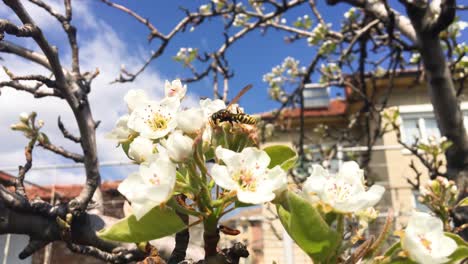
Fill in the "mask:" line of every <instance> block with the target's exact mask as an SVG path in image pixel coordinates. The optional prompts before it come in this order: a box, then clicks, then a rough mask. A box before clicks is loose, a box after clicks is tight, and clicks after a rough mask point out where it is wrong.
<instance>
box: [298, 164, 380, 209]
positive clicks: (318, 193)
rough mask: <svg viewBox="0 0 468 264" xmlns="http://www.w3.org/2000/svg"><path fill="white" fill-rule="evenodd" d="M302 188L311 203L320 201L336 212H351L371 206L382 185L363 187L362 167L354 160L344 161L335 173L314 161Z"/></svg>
mask: <svg viewBox="0 0 468 264" xmlns="http://www.w3.org/2000/svg"><path fill="white" fill-rule="evenodd" d="M303 191H304V193H305V195H306V197H308V198H309V199H310V200H311V201H312V202H314V203H315V202H317V201H322V202H323V203H325V204H327V205H329V206H331V207H332V208H333V209H334V210H335V211H337V212H341V213H353V212H357V211H361V210H365V209H367V208H369V207H372V206H374V205H375V204H376V203H377V202H378V201H380V199H381V198H382V195H383V193H384V191H385V189H384V187H382V186H380V185H373V186H372V187H371V188H370V189H369V190H367V191H366V188H365V186H364V172H363V170H361V169H360V168H359V165H358V164H357V163H356V162H354V161H350V162H345V163H344V164H343V165H342V167H341V169H340V171H339V172H338V174H336V175H329V173H328V171H327V170H325V169H324V168H323V167H322V166H320V165H314V166H313V170H312V174H311V175H310V176H309V177H308V178H307V180H306V182H305V183H304V187H303Z"/></svg>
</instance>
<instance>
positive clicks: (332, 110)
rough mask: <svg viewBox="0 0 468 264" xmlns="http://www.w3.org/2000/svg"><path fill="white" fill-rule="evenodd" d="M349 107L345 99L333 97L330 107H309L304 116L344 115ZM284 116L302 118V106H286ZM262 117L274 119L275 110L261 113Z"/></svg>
mask: <svg viewBox="0 0 468 264" xmlns="http://www.w3.org/2000/svg"><path fill="white" fill-rule="evenodd" d="M347 109H348V103H347V102H346V101H345V100H344V99H334V100H333V99H332V100H330V104H329V105H328V107H324V108H313V109H311V108H309V109H307V108H306V109H304V117H305V118H308V117H333V116H342V115H344V114H346V111H347ZM281 115H282V117H284V118H300V117H301V109H300V108H285V109H284V110H283V112H282V114H281ZM260 117H261V118H262V119H264V120H268V119H272V118H274V117H275V112H274V111H272V112H267V113H262V114H260Z"/></svg>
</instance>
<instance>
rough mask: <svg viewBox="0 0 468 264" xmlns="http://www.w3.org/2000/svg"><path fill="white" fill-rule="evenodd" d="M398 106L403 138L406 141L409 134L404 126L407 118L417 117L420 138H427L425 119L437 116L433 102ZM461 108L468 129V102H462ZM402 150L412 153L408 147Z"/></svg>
mask: <svg viewBox="0 0 468 264" xmlns="http://www.w3.org/2000/svg"><path fill="white" fill-rule="evenodd" d="M398 108H399V111H400V117H401V121H402V122H401V125H400V134H401V140H402V141H403V142H405V143H406V140H407V136H408V135H406V133H405V127H404V120H405V118H406V119H408V118H417V119H418V126H419V133H420V138H421V139H427V138H428V135H427V129H426V122H425V119H427V118H435V115H434V111H433V107H432V104H418V105H401V106H399V107H398ZM460 109H461V110H462V112H463V123H464V124H465V128H467V129H468V126H467V125H468V102H461V104H460ZM402 152H403V153H404V154H410V152H409V151H408V150H407V149H403V150H402Z"/></svg>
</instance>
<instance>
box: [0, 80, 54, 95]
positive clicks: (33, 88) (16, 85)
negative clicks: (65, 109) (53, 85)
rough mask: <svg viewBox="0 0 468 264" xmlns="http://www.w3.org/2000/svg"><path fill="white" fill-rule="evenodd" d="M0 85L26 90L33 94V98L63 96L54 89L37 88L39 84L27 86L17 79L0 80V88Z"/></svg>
mask: <svg viewBox="0 0 468 264" xmlns="http://www.w3.org/2000/svg"><path fill="white" fill-rule="evenodd" d="M1 87H11V88H14V89H16V90H18V91H25V92H28V93H30V94H32V95H34V97H35V98H42V97H46V96H56V97H59V98H63V95H62V94H61V93H60V92H59V91H58V90H56V89H49V90H39V89H38V88H39V87H40V86H38V85H35V86H29V85H25V84H22V83H20V82H19V81H4V82H0V88H1Z"/></svg>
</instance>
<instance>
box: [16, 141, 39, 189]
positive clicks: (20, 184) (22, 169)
mask: <svg viewBox="0 0 468 264" xmlns="http://www.w3.org/2000/svg"><path fill="white" fill-rule="evenodd" d="M36 140H37V137H33V138H32V139H31V140H30V141H29V143H28V145H26V147H25V148H24V156H25V157H26V163H25V164H24V166H19V172H18V177H16V181H15V188H16V193H18V194H19V195H21V196H23V197H26V191H25V189H24V177H25V176H26V173H27V172H28V171H29V170H30V169H31V166H32V151H33V149H34V144H36Z"/></svg>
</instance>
